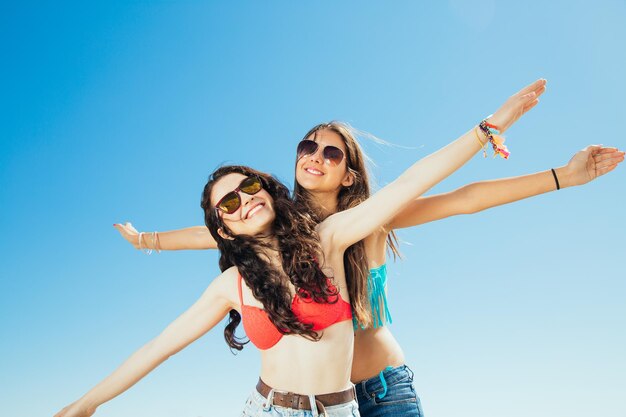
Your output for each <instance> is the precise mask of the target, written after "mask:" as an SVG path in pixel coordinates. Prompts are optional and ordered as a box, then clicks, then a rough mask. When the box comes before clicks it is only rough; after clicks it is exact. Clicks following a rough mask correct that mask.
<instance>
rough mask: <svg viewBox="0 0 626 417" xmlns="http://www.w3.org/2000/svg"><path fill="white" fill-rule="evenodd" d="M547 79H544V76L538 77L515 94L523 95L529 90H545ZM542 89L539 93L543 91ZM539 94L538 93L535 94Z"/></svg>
mask: <svg viewBox="0 0 626 417" xmlns="http://www.w3.org/2000/svg"><path fill="white" fill-rule="evenodd" d="M546 83H547V80H545V79H544V78H540V79H538V80H537V81H535V82H533V83H531V84H529V85H527V86H526V87H524V88H522V89H521V90H520V91H519V92H518V93H517V95H520V96H523V95H525V94H528V93H530V92H533V91H534V92H535V93H537V91H539V90H541V89H543V91H545V90H546V88H545V86H546ZM543 91H541V93H543ZM537 95H539V94H537Z"/></svg>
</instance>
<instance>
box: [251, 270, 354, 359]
mask: <svg viewBox="0 0 626 417" xmlns="http://www.w3.org/2000/svg"><path fill="white" fill-rule="evenodd" d="M242 280H243V278H242V277H241V275H239V302H240V303H241V316H242V317H241V319H242V321H243V328H244V330H245V331H246V335H248V338H249V339H250V341H251V342H252V343H253V344H254V345H255V346H256V347H257V348H259V349H261V350H266V349H269V348H271V347H272V346H274V345H275V344H276V343H278V341H279V340H280V339H281V338H282V337H283V334H282V333H281V332H280V331H279V330H278V329H277V328H276V326H274V323H272V321H271V320H270V318H269V316H268V315H267V312H266V311H265V310H263V309H262V308H259V307H255V306H250V305H245V304H244V303H243V297H242V295H241V281H242ZM329 287H330V289H331V290H334V289H335V287H334V286H333V285H332V284H330V282H329ZM301 293H302V294H306V292H305V291H304V290H299V291H298V293H296V295H295V296H294V297H293V301H292V302H291V310H292V311H293V312H294V314H295V315H296V317H297V318H298V320H300V321H301V322H302V323H305V324H312V325H313V330H315V331H319V330H324V329H325V328H327V327H330V326H332V325H333V324H335V323H339V322H340V321H344V320H352V307H351V306H350V303H348V302H346V301H345V300H344V299H343V298H342V297H341V294H338V295H337V296H336V297H337V302H335V303H332V304H331V303H316V302H314V301H313V300H312V299H310V298H306V297H301V296H300V294H301ZM331 301H333V300H331Z"/></svg>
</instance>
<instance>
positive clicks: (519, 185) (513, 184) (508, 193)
mask: <svg viewBox="0 0 626 417" xmlns="http://www.w3.org/2000/svg"><path fill="white" fill-rule="evenodd" d="M555 171H556V175H557V178H558V180H559V185H560V187H561V188H566V187H570V186H571V185H572V184H571V183H570V181H569V175H568V173H567V171H566V167H560V168H556V169H555ZM463 188H464V189H465V190H464V191H465V196H466V200H467V207H466V209H467V211H466V212H467V213H476V212H479V211H482V210H485V209H488V208H491V207H496V206H499V205H502V204H508V203H512V202H515V201H519V200H522V199H524V198H528V197H533V196H536V195H539V194H543V193H547V192H549V191H555V190H556V189H557V188H556V181H555V180H554V176H553V175H552V171H551V170H546V171H542V172H537V173H534V174H528V175H522V176H519V177H512V178H502V179H497V180H490V181H480V182H476V183H473V184H469V185H467V186H465V187H463Z"/></svg>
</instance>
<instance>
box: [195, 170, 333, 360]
mask: <svg viewBox="0 0 626 417" xmlns="http://www.w3.org/2000/svg"><path fill="white" fill-rule="evenodd" d="M233 173H238V174H242V175H245V176H256V177H258V178H259V179H260V180H261V183H262V184H263V188H264V189H265V190H266V191H267V192H268V193H269V194H270V196H271V197H272V199H273V203H274V210H275V213H276V217H275V219H274V222H273V224H272V237H273V238H275V239H274V243H268V241H267V240H261V239H259V237H255V236H251V235H236V234H234V233H233V232H232V231H231V230H230V229H229V228H228V227H227V226H226V224H225V223H224V221H223V220H222V217H221V213H220V212H219V211H218V210H216V208H215V207H214V206H213V205H211V191H212V190H213V186H214V185H215V183H216V182H217V181H219V180H220V179H221V178H223V177H224V176H226V175H229V174H233ZM200 206H201V207H202V209H203V210H204V220H205V223H206V226H207V227H208V229H209V231H210V233H211V236H213V238H214V239H215V241H216V242H217V247H218V249H219V251H220V260H219V266H220V269H221V270H222V271H225V270H226V269H228V268H230V267H231V266H236V267H237V269H238V270H239V273H240V274H241V276H242V277H243V279H244V281H245V283H246V285H248V287H249V288H250V289H251V290H252V294H253V295H254V297H255V298H256V299H257V300H259V301H260V302H261V303H262V304H263V308H264V309H265V311H266V312H267V314H268V316H269V318H270V320H271V321H272V323H274V325H275V326H276V328H277V329H278V330H279V331H280V332H281V333H283V334H299V335H302V336H303V337H305V338H307V339H310V340H315V341H317V340H319V338H320V337H321V336H320V335H319V334H318V333H317V332H315V331H313V330H312V325H311V324H305V323H302V322H300V321H299V320H298V318H297V317H296V316H295V314H294V313H293V311H292V310H291V300H292V298H293V296H292V294H291V291H290V287H289V285H288V282H290V283H291V284H292V285H293V286H294V287H295V288H296V291H298V294H299V296H300V297H306V298H311V299H312V300H313V301H314V302H317V303H334V302H336V301H337V299H338V294H339V290H338V288H337V287H336V286H329V282H328V277H326V275H325V274H324V273H323V272H322V270H321V268H320V263H318V259H319V258H318V257H321V256H323V255H322V249H321V246H320V243H319V238H318V236H317V232H316V231H315V226H316V223H315V222H314V220H313V219H312V218H311V216H310V215H308V214H307V213H306V212H300V211H298V210H297V209H296V207H295V204H294V202H293V200H292V199H291V198H290V195H289V190H288V189H287V187H285V186H284V185H283V184H282V183H281V182H280V181H278V180H277V179H276V178H274V177H273V176H271V175H268V174H265V173H263V172H260V171H257V170H254V169H252V168H249V167H245V166H240V165H230V166H223V167H221V168H218V169H217V170H216V171H215V172H213V173H212V174H211V175H210V176H209V180H208V182H207V184H206V185H205V187H204V191H203V192H202V201H201V204H200ZM219 229H222V231H223V232H224V233H226V234H227V235H228V236H230V237H232V240H231V239H224V238H223V237H222V236H220V234H219V233H218V230H219ZM268 249H274V250H277V252H278V253H279V254H280V256H281V263H282V268H281V269H278V268H276V267H274V266H272V265H271V264H270V262H269V261H268V259H267V257H264V256H259V254H260V253H262V251H263V250H268ZM240 322H241V315H240V314H239V312H237V311H236V310H231V311H230V313H229V321H228V324H227V325H226V328H225V329H224V338H225V339H226V343H228V345H229V346H230V347H231V348H232V349H236V350H241V349H243V347H244V345H245V344H246V343H248V342H249V340H245V339H242V338H240V337H237V336H236V335H235V329H236V328H237V326H238V325H239V323H240Z"/></svg>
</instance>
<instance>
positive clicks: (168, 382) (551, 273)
mask: <svg viewBox="0 0 626 417" xmlns="http://www.w3.org/2000/svg"><path fill="white" fill-rule="evenodd" d="M624 21H626V4H625V3H624V2H623V1H600V2H594V3H593V4H592V3H591V2H582V1H568V2H565V1H555V2H549V3H546V2H537V1H528V2H502V1H488V0H483V1H464V2H462V1H458V0H455V1H447V2H430V3H424V2H408V1H404V2H403V1H398V2H393V3H384V4H383V3H381V2H371V1H366V2H356V1H346V2H329V1H322V2H309V3H306V4H305V3H303V2H297V3H296V2H286V1H272V2H220V3H218V2H199V1H185V2H174V1H167V2H139V1H135V2H97V3H96V2H88V3H85V2H76V3H62V4H60V3H58V2H57V3H52V2H49V3H47V4H37V5H35V4H33V3H19V4H18V3H16V2H14V3H11V4H6V5H3V6H2V12H1V13H0V39H1V40H0V48H1V49H0V51H1V52H2V56H3V57H4V61H3V63H4V64H3V65H2V69H0V72H1V74H2V76H1V77H0V86H1V91H2V94H1V95H0V96H1V97H2V100H0V106H1V107H0V122H1V123H0V211H1V213H2V216H0V236H2V239H1V240H0V254H1V255H0V256H1V257H2V262H0V329H1V330H2V335H3V336H2V338H1V340H2V341H1V342H0V370H1V372H0V387H1V388H2V389H1V390H0V392H1V393H0V415H3V416H12V417H19V416H34V415H50V416H51V415H53V414H54V413H55V412H56V411H58V410H59V409H61V408H62V407H63V406H65V405H66V404H68V403H70V402H71V401H74V400H75V399H77V398H78V397H79V396H80V395H82V394H83V393H84V392H86V391H87V390H88V389H90V388H91V387H92V386H93V385H94V384H96V383H97V382H98V381H100V380H101V379H102V378H103V377H105V376H106V375H108V374H109V373H110V372H111V371H113V370H114V369H115V368H116V367H117V365H119V364H120V363H121V362H122V361H123V360H124V359H125V358H127V357H128V356H129V355H130V354H131V353H132V352H134V351H135V350H136V349H138V348H139V347H140V346H142V345H143V344H144V343H145V342H147V341H148V340H150V339H151V338H153V337H154V336H156V335H157V334H158V333H159V332H160V331H161V330H162V329H163V328H164V327H165V326H166V325H167V324H168V323H169V322H170V321H171V320H173V319H174V318H175V317H177V316H178V315H179V314H180V313H182V312H183V311H184V310H185V309H186V308H187V307H188V306H189V305H191V304H192V303H193V301H194V300H195V299H196V298H197V297H198V296H199V295H200V294H201V293H202V291H203V289H204V288H205V287H206V286H207V285H208V283H209V282H210V281H211V279H212V277H214V276H215V275H217V274H218V268H217V254H216V253H207V252H177V253H162V254H160V255H153V256H150V257H148V256H146V255H144V254H142V253H140V252H137V251H135V250H133V249H132V248H131V247H130V246H129V245H128V244H127V243H126V242H125V241H123V240H122V239H121V238H120V237H119V236H118V234H117V232H116V231H115V230H114V229H113V227H112V226H111V225H112V224H113V223H115V222H124V221H132V222H133V223H134V224H135V225H136V226H137V227H138V228H139V229H142V230H167V229H172V228H178V227H184V226H188V225H195V224H201V223H202V213H201V210H200V208H199V197H200V192H201V189H202V186H203V185H204V182H205V181H206V177H207V175H208V174H209V173H210V172H211V171H212V170H213V169H214V168H215V167H216V166H218V165H219V164H222V163H225V162H236V163H242V164H248V165H251V166H254V167H256V168H258V169H261V170H265V171H269V172H272V173H274V174H276V175H277V176H278V177H279V178H281V179H282V180H284V181H285V182H287V183H288V184H290V185H292V184H293V181H292V176H293V172H292V170H293V156H294V149H295V146H296V143H297V141H298V140H299V139H300V138H301V136H302V135H303V134H304V133H305V132H306V131H307V130H308V129H309V128H310V127H311V126H313V125H315V124H317V123H319V122H320V121H326V120H331V119H339V120H344V121H347V122H349V123H351V124H353V125H354V126H356V127H358V128H360V129H363V130H365V131H368V132H371V133H372V134H374V135H377V136H378V137H381V138H383V139H385V140H388V141H390V142H392V143H394V144H396V145H398V146H397V147H394V146H390V147H380V146H377V145H375V144H373V143H372V142H371V141H368V140H367V139H364V142H363V144H364V147H365V148H366V150H367V151H368V153H369V154H370V156H371V157H373V159H374V160H375V161H376V162H377V168H376V169H375V170H374V173H375V175H376V177H377V179H378V182H379V183H380V184H385V183H387V182H388V181H391V180H392V179H393V178H395V177H396V176H397V175H398V174H399V173H401V172H402V170H403V169H404V168H406V167H408V166H409V165H410V164H411V163H412V162H413V161H415V160H417V159H419V158H421V157H423V156H426V155H427V154H429V153H431V152H433V151H435V150H437V149H439V148H440V147H442V146H444V145H445V144H447V143H448V142H450V141H452V140H453V139H455V138H456V137H458V136H459V135H460V134H462V133H463V132H465V131H466V130H467V129H469V128H470V127H471V126H472V125H473V124H475V123H476V122H477V121H479V120H480V119H481V118H482V117H484V116H485V115H487V114H489V113H491V112H493V111H495V109H496V108H497V106H498V105H499V104H501V103H502V102H503V101H504V100H505V99H506V98H507V97H508V96H509V95H511V94H512V93H514V92H515V91H516V90H517V89H519V88H520V87H522V86H523V85H525V84H527V83H529V82H530V81H532V80H534V79H536V78H539V77H544V78H547V79H548V91H547V92H546V94H545V96H544V97H543V98H542V100H541V103H540V104H539V106H537V107H536V108H535V109H533V111H532V112H531V113H530V114H528V115H527V116H525V117H524V118H523V119H522V120H521V121H520V122H519V123H518V124H517V125H516V126H514V127H513V128H512V129H511V130H510V131H509V132H508V135H507V136H508V140H507V145H508V146H509V149H510V150H511V151H512V156H511V159H510V160H508V161H503V160H493V159H491V158H489V159H486V160H484V159H482V157H480V156H476V157H475V158H474V159H473V160H471V161H470V162H469V163H468V164H467V165H466V166H464V167H463V168H461V169H460V170H459V171H458V172H456V173H455V174H454V175H453V176H451V177H450V178H449V179H447V180H446V181H444V182H442V183H441V184H440V185H438V186H437V187H436V188H434V189H433V190H432V191H431V192H430V193H436V192H444V191H449V190H452V189H454V188H456V187H459V186H462V185H464V184H467V183H470V182H472V181H478V180H483V179H492V178H499V177H508V176H514V175H521V174H525V173H531V172H537V171H542V170H546V169H549V168H551V167H556V166H560V165H563V164H565V163H566V162H567V161H568V160H569V158H570V157H571V156H572V155H573V154H574V153H575V152H576V151H577V150H579V149H581V148H583V147H585V146H586V145H589V144H593V143H602V144H605V145H613V146H618V147H620V148H622V149H623V148H625V147H626V144H625V140H624V134H623V120H624V118H625V117H626V106H624V96H625V93H626V77H624V74H626V54H625V53H624V51H625V49H624V41H625V40H626V25H624ZM624 179H625V172H624V167H619V168H618V169H617V170H615V171H614V172H612V173H610V174H608V175H607V176H605V177H602V178H600V179H599V180H597V181H595V182H593V183H590V184H587V185H585V186H582V187H578V188H572V189H566V190H562V191H559V192H553V193H549V194H546V195H542V196H538V197H535V198H532V199H529V200H526V201H522V202H518V203H515V204H512V205H509V206H505V207H499V208H495V209H492V210H489V211H485V212H482V213H479V214H475V215H471V216H461V217H456V218H450V219H446V220H443V221H439V222H435V223H432V224H427V225H423V226H420V227H416V228H413V229H409V230H404V231H402V232H401V234H400V236H401V238H402V239H403V241H404V244H403V245H402V249H403V253H404V255H405V259H404V260H403V261H401V262H397V263H395V264H391V265H390V268H389V269H390V283H389V297H390V301H391V309H392V314H393V317H394V325H393V329H392V330H393V332H394V334H395V335H396V337H397V338H398V340H399V341H400V343H401V345H402V347H403V348H404V351H405V353H406V356H407V363H408V364H409V365H410V366H411V367H412V368H413V370H414V371H415V374H416V379H415V386H416V389H417V392H418V394H419V395H420V397H421V398H422V402H423V405H424V408H425V411H426V413H427V415H430V416H451V415H461V414H462V415H464V416H483V417H485V416H501V415H506V416H507V417H517V416H527V415H533V416H534V417H543V416H555V415H556V416H561V415H568V416H570V417H576V416H587V415H602V416H605V417H613V416H614V417H623V416H624V415H626V406H625V405H624V402H623V393H624V391H625V390H626V383H625V381H624V377H623V375H624V374H625V373H626V360H625V358H624V354H625V352H626V332H625V331H624V330H625V328H626V306H625V305H624V301H623V300H624V294H625V291H626V283H625V279H624V278H625V277H626V274H625V273H624V267H623V261H624V256H625V255H626V243H625V241H624V232H625V231H626V228H625V226H624V215H623V206H624V203H625V202H626V201H625V197H624ZM258 364H259V361H258V353H257V352H256V351H255V350H254V349H253V348H251V347H250V348H246V349H245V350H244V351H243V352H242V353H240V354H239V355H237V356H233V355H231V353H230V352H229V350H228V349H227V347H226V345H225V344H224V342H223V338H222V329H221V326H220V327H218V328H216V329H215V330H214V331H212V332H210V333H209V334H208V335H206V336H205V337H204V338H202V339H200V340H199V341H198V342H196V343H195V344H193V345H191V346H190V347H189V348H187V349H186V350H184V351H183V352H181V353H179V354H178V355H176V356H174V357H173V358H171V359H170V360H168V361H167V362H166V363H165V364H163V365H162V366H161V367H159V368H158V369H157V370H155V371H154V372H153V373H152V374H150V375H149V376H148V377H146V378H145V379H144V380H142V381H141V382H140V383H138V384H137V385H136V386H135V387H133V388H131V389H130V390H129V391H127V392H126V393H125V394H123V395H122V396H120V397H118V398H116V399H115V400H113V401H112V402H110V403H109V404H106V405H104V406H102V407H101V408H100V409H99V410H98V412H97V413H96V415H97V416H102V417H107V416H122V417H124V416H131V415H150V416H152V417H162V416H163V417H165V416H172V415H177V416H181V417H185V416H188V417H207V416H215V415H224V416H226V415H238V414H237V413H238V412H239V410H240V409H241V408H242V405H243V402H244V399H245V397H246V395H247V393H248V392H249V391H250V390H251V389H252V387H253V386H254V383H255V381H256V378H257V376H258V373H257V372H258V367H259V365H258ZM226 387H228V388H226Z"/></svg>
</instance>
